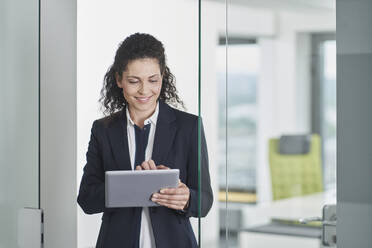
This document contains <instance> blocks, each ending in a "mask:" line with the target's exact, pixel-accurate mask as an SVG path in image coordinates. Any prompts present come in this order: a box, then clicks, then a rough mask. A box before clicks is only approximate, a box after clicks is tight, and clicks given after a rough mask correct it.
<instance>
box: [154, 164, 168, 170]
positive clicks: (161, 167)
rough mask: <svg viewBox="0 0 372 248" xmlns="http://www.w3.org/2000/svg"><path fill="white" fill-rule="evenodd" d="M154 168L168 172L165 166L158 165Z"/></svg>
mask: <svg viewBox="0 0 372 248" xmlns="http://www.w3.org/2000/svg"><path fill="white" fill-rule="evenodd" d="M156 168H157V169H158V170H170V168H169V167H167V166H165V165H162V164H161V165H158V166H156Z"/></svg>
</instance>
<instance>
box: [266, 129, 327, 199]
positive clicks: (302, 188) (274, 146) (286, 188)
mask: <svg viewBox="0 0 372 248" xmlns="http://www.w3.org/2000/svg"><path fill="white" fill-rule="evenodd" d="M269 163H270V172H271V183H272V193H273V200H279V199H284V198H289V197H294V196H303V195H307V194H312V193H316V192H322V191H323V177H322V163H321V143H320V137H319V135H317V134H313V135H311V138H310V147H309V151H308V153H305V154H295V155H292V154H280V153H279V139H270V140H269Z"/></svg>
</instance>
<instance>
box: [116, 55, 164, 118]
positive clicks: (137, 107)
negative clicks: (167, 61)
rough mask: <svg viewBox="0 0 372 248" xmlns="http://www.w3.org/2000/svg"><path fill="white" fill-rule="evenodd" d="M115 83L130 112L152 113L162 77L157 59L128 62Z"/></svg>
mask: <svg viewBox="0 0 372 248" xmlns="http://www.w3.org/2000/svg"><path fill="white" fill-rule="evenodd" d="M116 83H117V86H118V87H119V88H122V89H123V95H124V98H125V100H126V101H127V102H128V106H129V110H130V111H131V112H133V111H134V112H138V113H152V112H153V111H154V110H155V108H156V101H157V99H158V98H159V95H160V90H161V86H162V75H161V72H160V67H159V63H158V61H157V59H154V58H143V59H135V60H133V61H130V62H129V63H128V65H127V68H126V70H125V71H124V72H123V74H122V76H121V77H120V76H119V75H116ZM141 115H142V114H141Z"/></svg>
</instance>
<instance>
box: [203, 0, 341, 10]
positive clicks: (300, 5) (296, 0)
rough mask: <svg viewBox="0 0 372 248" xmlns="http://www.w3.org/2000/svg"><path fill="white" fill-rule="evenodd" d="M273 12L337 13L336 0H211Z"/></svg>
mask: <svg viewBox="0 0 372 248" xmlns="http://www.w3.org/2000/svg"><path fill="white" fill-rule="evenodd" d="M209 1H214V2H222V3H225V1H227V2H228V3H229V4H234V5H243V6H247V7H249V6H251V7H259V8H267V9H272V10H296V11H297V10H300V11H335V9H336V0H209Z"/></svg>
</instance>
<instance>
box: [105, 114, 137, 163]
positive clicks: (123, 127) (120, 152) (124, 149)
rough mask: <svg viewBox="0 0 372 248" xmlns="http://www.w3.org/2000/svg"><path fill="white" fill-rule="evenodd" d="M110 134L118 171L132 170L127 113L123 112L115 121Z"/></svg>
mask: <svg viewBox="0 0 372 248" xmlns="http://www.w3.org/2000/svg"><path fill="white" fill-rule="evenodd" d="M108 133H109V140H110V145H111V150H112V152H113V155H114V159H115V162H116V165H117V168H118V170H131V169H132V166H131V164H130V157H129V148H128V136H127V118H126V115H125V111H121V112H120V113H119V115H118V117H117V118H115V120H113V123H112V125H111V126H110V127H109V129H108Z"/></svg>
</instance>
